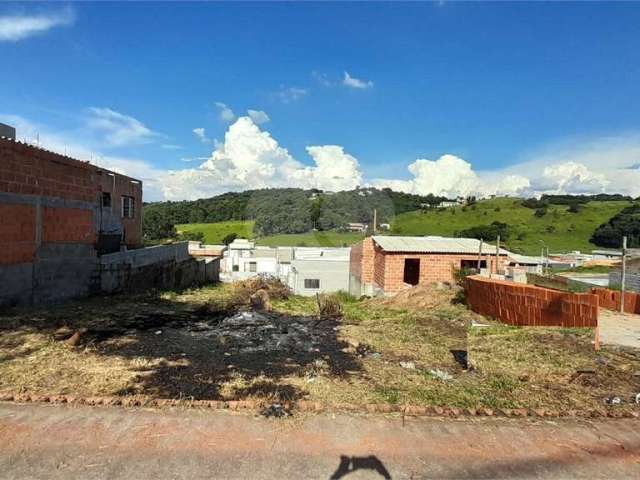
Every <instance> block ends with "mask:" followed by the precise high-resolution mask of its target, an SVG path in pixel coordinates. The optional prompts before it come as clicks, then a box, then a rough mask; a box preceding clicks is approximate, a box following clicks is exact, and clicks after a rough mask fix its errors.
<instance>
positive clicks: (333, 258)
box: [287, 247, 351, 296]
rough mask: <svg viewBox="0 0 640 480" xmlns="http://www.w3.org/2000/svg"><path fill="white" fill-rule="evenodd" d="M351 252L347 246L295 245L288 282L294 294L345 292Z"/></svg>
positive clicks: (347, 288)
mask: <svg viewBox="0 0 640 480" xmlns="http://www.w3.org/2000/svg"><path fill="white" fill-rule="evenodd" d="M350 252H351V249H350V248H302V247H296V248H294V250H293V254H294V255H293V259H292V261H291V270H290V272H289V275H288V278H287V284H288V285H289V287H291V290H292V291H293V292H294V293H295V294H296V295H307V296H308V295H315V294H316V293H331V292H338V291H341V290H342V291H345V292H348V291H349V257H350Z"/></svg>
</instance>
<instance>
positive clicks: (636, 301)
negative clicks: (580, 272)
mask: <svg viewBox="0 0 640 480" xmlns="http://www.w3.org/2000/svg"><path fill="white" fill-rule="evenodd" d="M591 293H593V294H594V295H597V296H598V299H599V302H600V306H601V307H602V308H606V309H607V310H615V311H620V292H619V291H617V290H609V289H608V288H592V289H591ZM624 311H625V312H627V313H640V294H638V293H633V292H624Z"/></svg>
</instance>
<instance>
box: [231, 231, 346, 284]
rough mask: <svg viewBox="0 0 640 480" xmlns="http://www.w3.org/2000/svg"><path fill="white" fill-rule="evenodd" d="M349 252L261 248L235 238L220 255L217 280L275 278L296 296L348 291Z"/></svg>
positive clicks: (343, 250) (336, 249)
mask: <svg viewBox="0 0 640 480" xmlns="http://www.w3.org/2000/svg"><path fill="white" fill-rule="evenodd" d="M350 252H351V249H350V248H324V247H317V248H314V247H263V246H256V245H255V242H252V241H249V240H245V239H236V240H234V241H233V242H232V243H231V244H229V246H228V247H227V249H226V250H225V251H224V253H223V258H222V262H221V267H220V279H221V280H222V281H223V282H234V281H238V280H245V279H247V278H252V277H257V276H260V275H262V276H266V277H274V278H278V279H280V280H281V281H282V282H284V283H286V284H287V285H288V286H289V287H290V288H291V290H292V291H293V292H294V293H295V294H297V295H314V294H315V293H324V292H337V291H338V290H344V291H347V290H348V289H349V257H350Z"/></svg>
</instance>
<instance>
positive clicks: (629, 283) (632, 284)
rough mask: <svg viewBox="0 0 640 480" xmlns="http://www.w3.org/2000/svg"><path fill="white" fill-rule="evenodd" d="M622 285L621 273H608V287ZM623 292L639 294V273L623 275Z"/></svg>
mask: <svg viewBox="0 0 640 480" xmlns="http://www.w3.org/2000/svg"><path fill="white" fill-rule="evenodd" d="M621 284H622V272H620V271H613V272H611V273H609V286H614V285H618V286H620V285H621ZM625 284H626V287H625V290H627V291H629V290H630V291H632V292H640V273H632V272H627V274H626V275H625Z"/></svg>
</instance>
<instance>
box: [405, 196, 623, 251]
mask: <svg viewBox="0 0 640 480" xmlns="http://www.w3.org/2000/svg"><path fill="white" fill-rule="evenodd" d="M629 205H631V202H629V201H592V202H587V203H585V204H583V205H582V208H581V209H579V211H578V212H577V213H571V212H570V211H569V207H568V206H567V205H553V204H552V205H549V206H548V207H547V213H546V214H545V215H544V216H541V217H538V216H536V214H535V212H536V210H535V209H531V208H526V207H524V206H522V200H521V199H516V198H495V199H491V200H482V201H479V202H478V203H476V204H475V205H471V206H467V207H456V208H450V209H438V210H433V209H432V210H418V211H414V212H407V213H403V214H400V215H398V216H396V217H395V219H394V221H393V223H392V233H393V234H394V235H443V236H453V235H455V234H456V233H457V232H460V231H462V230H466V229H469V228H471V227H476V226H480V225H489V224H491V223H492V222H503V223H506V224H507V225H508V227H509V231H510V235H509V237H508V239H507V241H506V245H507V247H508V248H510V249H511V250H513V251H515V252H520V253H525V254H530V255H539V254H540V248H541V246H542V244H541V243H540V241H543V242H544V243H545V244H546V245H548V246H549V249H550V251H551V252H561V251H570V250H582V251H589V250H592V249H593V248H597V247H596V246H595V245H593V244H592V243H590V242H589V239H590V238H591V235H592V234H593V232H594V231H595V230H596V229H597V228H598V227H599V226H600V225H601V224H603V223H605V222H607V221H608V220H609V219H610V218H611V217H613V216H614V215H616V214H618V213H619V212H620V211H621V210H622V209H623V208H625V207H628V206H629Z"/></svg>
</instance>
